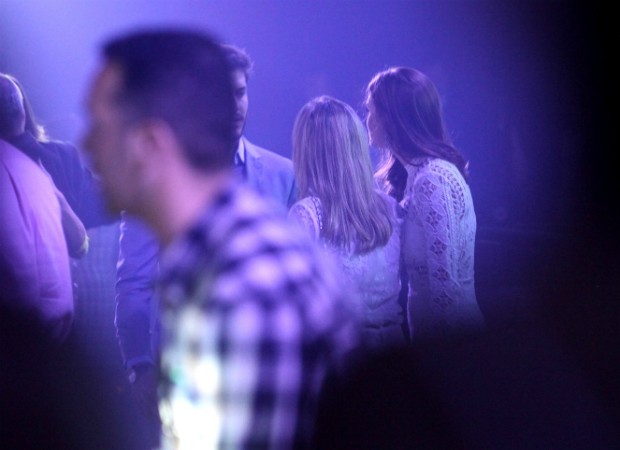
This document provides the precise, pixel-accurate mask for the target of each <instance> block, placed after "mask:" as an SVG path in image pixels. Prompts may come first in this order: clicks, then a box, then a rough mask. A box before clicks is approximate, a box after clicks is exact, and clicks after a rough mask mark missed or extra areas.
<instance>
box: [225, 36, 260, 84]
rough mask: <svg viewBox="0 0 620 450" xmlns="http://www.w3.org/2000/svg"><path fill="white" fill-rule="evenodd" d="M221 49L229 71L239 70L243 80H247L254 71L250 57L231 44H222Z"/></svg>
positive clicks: (243, 50)
mask: <svg viewBox="0 0 620 450" xmlns="http://www.w3.org/2000/svg"><path fill="white" fill-rule="evenodd" d="M222 49H223V50H224V53H225V54H226V58H227V59H228V64H229V65H230V70H241V71H243V73H244V74H245V79H246V80H248V79H249V78H250V75H251V74H252V71H253V70H254V62H253V61H252V59H251V58H250V55H248V53H247V52H246V51H245V49H242V48H240V47H237V46H236V45H232V44H222Z"/></svg>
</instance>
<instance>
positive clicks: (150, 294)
mask: <svg viewBox="0 0 620 450" xmlns="http://www.w3.org/2000/svg"><path fill="white" fill-rule="evenodd" d="M120 233H121V234H120V238H119V258H118V262H117V271H116V274H117V281H116V286H115V288H116V311H115V318H114V325H115V326H116V335H117V338H118V343H119V346H120V350H121V355H122V357H123V363H124V365H125V368H126V369H127V373H128V375H129V381H130V383H131V393H132V396H133V398H134V401H135V402H136V405H137V406H138V409H139V410H140V411H141V412H142V414H143V415H144V416H145V417H147V418H149V419H151V420H153V421H156V422H157V421H159V413H158V411H157V373H158V370H157V369H158V360H159V355H157V354H154V352H157V351H158V350H157V348H155V347H156V345H157V344H156V342H154V341H155V337H156V336H154V334H155V333H156V329H155V325H156V316H157V314H158V311H157V310H158V304H157V300H156V298H155V290H154V284H155V280H156V278H157V275H158V257H159V243H158V242H157V240H156V238H155V236H154V235H153V234H152V233H151V231H150V230H149V229H148V228H147V227H146V225H144V224H143V223H142V222H140V221H138V220H137V219H133V218H130V217H128V216H126V215H125V214H124V213H123V214H122V219H121V223H120Z"/></svg>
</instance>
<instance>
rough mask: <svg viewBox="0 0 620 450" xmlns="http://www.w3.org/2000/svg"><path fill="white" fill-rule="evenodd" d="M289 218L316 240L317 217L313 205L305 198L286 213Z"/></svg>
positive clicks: (318, 230)
mask: <svg viewBox="0 0 620 450" xmlns="http://www.w3.org/2000/svg"><path fill="white" fill-rule="evenodd" d="M288 216H289V218H290V219H291V220H292V221H293V222H295V223H297V224H298V225H299V226H301V228H302V229H304V230H305V231H306V232H307V233H308V234H309V235H310V236H312V238H314V239H316V240H318V239H319V234H320V228H319V222H318V217H317V214H316V209H315V207H314V204H313V203H312V202H311V201H309V197H306V198H304V199H302V200H300V201H298V202H297V203H295V204H294V205H293V206H291V209H290V210H289V212H288Z"/></svg>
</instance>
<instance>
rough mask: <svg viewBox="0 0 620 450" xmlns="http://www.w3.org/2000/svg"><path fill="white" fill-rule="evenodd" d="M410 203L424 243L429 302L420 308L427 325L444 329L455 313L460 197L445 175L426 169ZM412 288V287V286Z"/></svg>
mask: <svg viewBox="0 0 620 450" xmlns="http://www.w3.org/2000/svg"><path fill="white" fill-rule="evenodd" d="M411 195H412V196H413V197H412V199H411V205H412V207H413V208H415V214H416V216H417V217H418V219H419V223H420V226H421V227H422V229H423V235H424V242H425V248H424V252H425V258H424V259H425V261H426V263H427V272H426V277H427V280H428V286H429V290H430V291H429V294H430V298H427V297H426V296H424V298H425V301H430V302H431V304H430V305H427V306H426V307H424V308H422V310H424V311H428V312H429V314H430V317H427V318H426V319H427V320H428V321H429V322H428V323H427V326H430V327H432V328H433V329H436V330H439V329H444V328H446V327H447V326H448V324H449V323H450V319H449V318H450V316H451V315H454V314H456V313H458V311H457V310H458V301H459V291H460V289H459V285H458V282H457V281H456V280H457V279H458V272H457V271H458V256H457V255H456V254H455V249H457V248H458V239H459V237H458V230H459V227H458V224H457V223H456V220H458V219H457V216H458V213H457V211H456V210H457V209H458V205H455V204H454V199H456V198H458V197H459V196H458V195H457V193H456V192H455V189H454V186H453V185H452V184H451V183H450V182H449V180H447V179H446V178H445V176H444V175H442V174H439V173H436V172H432V171H427V172H424V173H422V174H420V175H419V176H418V178H417V179H416V181H415V184H414V186H413V192H412V194H411ZM414 288H415V287H414Z"/></svg>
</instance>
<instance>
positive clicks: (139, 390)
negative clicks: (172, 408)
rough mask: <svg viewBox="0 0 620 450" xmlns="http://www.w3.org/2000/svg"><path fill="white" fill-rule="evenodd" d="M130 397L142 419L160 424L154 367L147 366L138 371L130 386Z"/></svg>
mask: <svg viewBox="0 0 620 450" xmlns="http://www.w3.org/2000/svg"><path fill="white" fill-rule="evenodd" d="M131 396H132V397H133V399H134V401H135V402H136V405H137V406H138V410H139V411H140V413H142V415H144V417H146V418H147V419H149V420H152V421H155V422H160V418H159V409H158V403H157V401H158V399H157V372H156V370H155V367H153V366H149V367H148V368H145V369H143V370H141V371H140V373H139V374H138V376H137V378H136V380H135V381H134V382H133V383H132V384H131Z"/></svg>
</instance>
